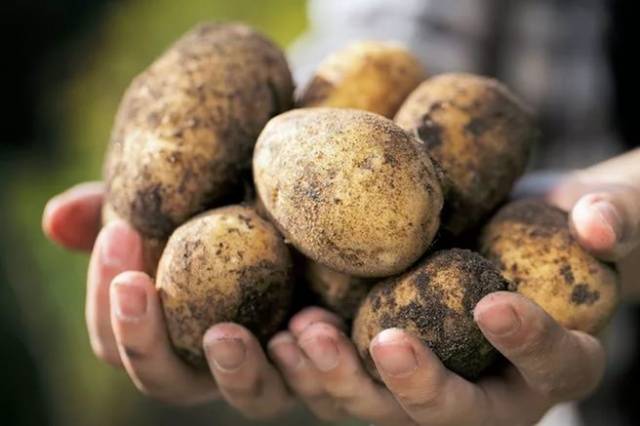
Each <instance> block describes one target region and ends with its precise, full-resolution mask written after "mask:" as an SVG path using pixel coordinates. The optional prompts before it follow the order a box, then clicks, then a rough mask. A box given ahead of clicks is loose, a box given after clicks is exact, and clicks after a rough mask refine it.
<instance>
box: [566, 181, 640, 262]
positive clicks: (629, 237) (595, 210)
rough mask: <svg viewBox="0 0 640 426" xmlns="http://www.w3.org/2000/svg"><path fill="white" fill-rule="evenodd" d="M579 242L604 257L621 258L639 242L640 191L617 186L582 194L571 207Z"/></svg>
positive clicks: (572, 222) (573, 225)
mask: <svg viewBox="0 0 640 426" xmlns="http://www.w3.org/2000/svg"><path fill="white" fill-rule="evenodd" d="M571 225H572V230H573V231H574V234H575V236H576V238H577V239H578V241H579V242H580V244H581V245H582V246H583V247H585V248H586V249H587V250H589V251H591V252H592V253H594V254H595V255H597V256H599V257H601V258H604V259H607V260H620V259H622V258H623V257H624V256H626V255H627V254H628V253H630V252H631V251H632V250H633V249H634V248H635V247H637V246H638V244H639V243H640V192H638V191H637V190H635V189H634V188H632V187H627V186H622V185H616V186H612V187H611V188H610V189H609V190H607V191H606V192H594V193H590V194H586V195H583V196H582V197H581V198H580V199H579V200H578V202H577V203H576V204H575V206H574V207H573V209H572V210H571Z"/></svg>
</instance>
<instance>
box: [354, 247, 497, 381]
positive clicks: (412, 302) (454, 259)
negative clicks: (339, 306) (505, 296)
mask: <svg viewBox="0 0 640 426" xmlns="http://www.w3.org/2000/svg"><path fill="white" fill-rule="evenodd" d="M508 285H509V283H508V282H507V281H506V280H505V279H504V278H503V277H502V275H500V272H499V271H498V269H497V268H496V267H495V265H494V264H493V263H491V262H489V261H488V260H486V259H484V258H483V257H482V256H480V255H479V254H477V253H474V252H472V251H469V250H462V249H451V250H444V251H439V252H436V253H435V254H433V255H431V256H429V257H427V258H426V259H425V260H423V261H421V262H420V263H419V264H418V265H417V266H415V267H414V268H413V269H412V270H410V271H408V272H406V273H404V274H403V275H400V276H399V277H394V278H389V279H387V280H385V281H383V282H381V283H379V284H378V285H376V286H375V287H374V288H373V290H371V292H370V293H369V295H368V296H367V298H366V299H365V301H364V303H363V304H362V305H361V306H360V309H359V310H358V313H357V315H356V318H355V320H354V323H353V341H354V343H355V344H356V347H357V348H358V351H359V353H360V355H361V356H362V359H363V360H364V361H365V365H366V367H367V368H368V370H369V371H370V372H371V374H372V375H373V376H374V377H376V378H379V377H380V376H379V375H378V372H377V371H376V368H375V364H374V362H373V359H372V358H371V355H370V354H369V344H370V343H371V340H372V339H373V338H374V337H375V336H376V335H377V334H378V333H380V332H381V331H382V330H385V329H387V328H394V327H397V328H402V329H404V330H406V331H408V332H409V333H411V334H413V335H414V336H416V337H418V338H419V339H421V340H422V341H423V343H424V344H425V345H426V346H428V347H429V348H431V350H433V351H434V353H435V354H436V355H437V356H438V357H439V358H440V360H441V361H442V362H443V364H444V365H445V366H446V367H447V368H449V369H451V370H452V371H455V372H456V373H458V374H460V375H462V376H463V377H466V378H470V379H473V378H476V377H478V376H479V375H480V374H481V373H482V371H483V370H484V369H485V368H487V367H488V366H489V365H490V364H491V363H492V362H493V360H494V359H495V357H496V354H497V352H496V350H495V349H494V348H493V346H491V344H490V343H489V342H488V341H487V340H486V339H485V338H484V335H483V334H482V332H481V331H480V328H478V326H477V324H476V323H475V321H474V319H473V309H474V308H475V306H476V304H477V303H478V302H479V301H480V299H482V298H483V297H484V296H485V295H487V294H489V293H491V292H494V291H500V290H507V289H508Z"/></svg>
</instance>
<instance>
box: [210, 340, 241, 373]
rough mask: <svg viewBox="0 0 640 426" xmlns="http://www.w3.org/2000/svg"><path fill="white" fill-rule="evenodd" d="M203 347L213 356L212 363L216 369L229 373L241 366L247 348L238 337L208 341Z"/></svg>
mask: <svg viewBox="0 0 640 426" xmlns="http://www.w3.org/2000/svg"><path fill="white" fill-rule="evenodd" d="M205 349H206V350H207V354H208V355H209V356H210V357H211V358H213V363H214V364H215V367H216V368H217V369H218V370H221V371H224V372H227V373H231V372H234V371H236V370H237V369H239V368H240V367H241V366H242V363H243V362H244V359H245V357H246V354H247V348H246V346H245V344H244V342H243V341H242V340H240V339H236V338H233V337H231V338H229V337H223V338H220V339H216V340H214V341H213V342H212V343H209V344H208V345H207V346H206V347H205Z"/></svg>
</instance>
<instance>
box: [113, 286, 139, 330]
mask: <svg viewBox="0 0 640 426" xmlns="http://www.w3.org/2000/svg"><path fill="white" fill-rule="evenodd" d="M113 291H114V292H115V298H114V299H115V306H114V309H115V313H116V316H117V317H118V318H120V319H121V320H123V321H138V320H140V318H142V317H143V316H144V315H145V314H146V313H147V293H146V292H145V290H144V289H143V288H141V287H139V286H137V285H131V284H125V283H122V284H121V283H118V282H117V281H114V283H113Z"/></svg>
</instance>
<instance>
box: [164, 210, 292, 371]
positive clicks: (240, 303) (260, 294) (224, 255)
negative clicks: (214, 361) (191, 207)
mask: <svg viewBox="0 0 640 426" xmlns="http://www.w3.org/2000/svg"><path fill="white" fill-rule="evenodd" d="M156 286H157V288H158V291H159V293H160V297H161V299H162V305H163V307H164V314H165V318H166V322H167V327H168V330H169V335H170V337H171V341H172V343H173V345H174V347H175V349H176V350H177V352H178V353H179V354H180V355H181V356H183V358H185V359H186V360H187V361H188V362H190V363H191V364H193V365H195V366H204V365H206V362H205V359H204V355H203V349H202V338H203V336H204V333H205V332H206V330H207V329H208V328H209V327H211V326H213V325H214V324H216V323H219V322H224V321H231V322H235V323H238V324H241V325H243V326H245V327H247V328H248V329H249V330H251V331H252V332H253V333H255V335H256V336H257V337H258V338H259V339H261V340H262V341H263V342H264V341H266V340H267V339H268V338H269V337H270V336H271V335H272V334H273V333H274V332H275V331H276V330H277V328H278V326H279V325H280V324H281V323H282V321H283V320H284V318H285V315H286V314H287V311H288V309H289V305H290V302H291V294H292V290H293V283H292V279H291V258H290V255H289V252H288V249H287V247H286V245H285V244H284V241H283V240H282V237H281V236H280V235H279V234H278V232H277V231H276V229H275V228H274V227H273V226H272V225H271V224H270V223H268V222H267V221H265V220H264V219H262V218H261V217H260V216H258V215H257V214H256V212H255V211H254V210H253V209H251V208H249V207H244V206H239V205H236V206H229V207H223V208H218V209H215V210H211V211H208V212H205V213H202V214H200V215H198V216H196V217H195V218H193V219H191V220H190V221H188V222H187V223H185V224H184V225H182V226H180V227H179V228H178V229H176V230H175V232H174V233H173V234H172V235H171V237H170V238H169V241H168V243H167V246H166V248H165V250H164V253H163V254H162V258H161V259H160V264H159V265H158V274H157V280H156Z"/></svg>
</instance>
